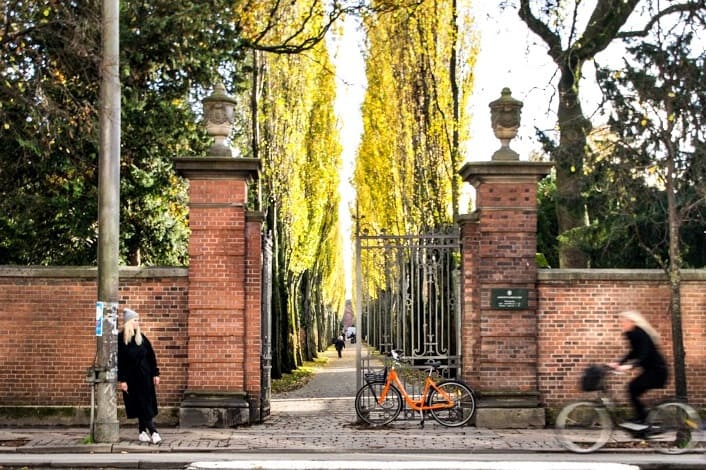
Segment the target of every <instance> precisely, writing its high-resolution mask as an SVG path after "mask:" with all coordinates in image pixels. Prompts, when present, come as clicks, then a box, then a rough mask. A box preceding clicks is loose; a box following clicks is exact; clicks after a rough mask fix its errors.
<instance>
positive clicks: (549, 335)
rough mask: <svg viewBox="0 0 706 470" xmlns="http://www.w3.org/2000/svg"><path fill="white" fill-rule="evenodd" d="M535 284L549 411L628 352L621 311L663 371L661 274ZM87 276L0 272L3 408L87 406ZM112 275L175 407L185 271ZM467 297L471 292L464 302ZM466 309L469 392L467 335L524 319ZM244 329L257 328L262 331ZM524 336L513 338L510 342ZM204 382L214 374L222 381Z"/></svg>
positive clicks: (694, 336) (699, 323) (704, 320)
mask: <svg viewBox="0 0 706 470" xmlns="http://www.w3.org/2000/svg"><path fill="white" fill-rule="evenodd" d="M465 262H466V260H464V263H465ZM538 276H539V281H538V284H537V287H538V289H537V292H538V299H537V313H536V315H537V333H536V334H537V338H538V342H537V349H538V352H537V354H538V361H537V362H538V372H537V378H538V380H537V381H538V384H539V392H540V393H541V399H542V401H543V403H544V404H545V405H547V406H551V407H554V406H558V405H560V404H562V403H564V402H566V401H568V400H571V399H574V398H577V397H579V396H581V392H580V391H579V390H578V387H577V383H578V380H579V377H580V374H581V371H582V369H583V368H584V367H585V366H586V364H588V363H589V362H602V361H608V360H611V359H615V358H618V357H620V355H621V354H623V353H624V351H625V348H626V346H625V343H624V340H623V339H622V337H621V336H620V331H619V330H620V327H619V320H618V317H617V313H618V312H619V311H621V310H624V309H628V308H631V309H632V308H634V309H638V310H640V311H642V312H643V313H644V314H645V315H646V316H647V317H648V318H649V319H650V321H651V322H653V324H654V325H655V327H656V328H657V329H658V330H659V331H660V333H661V334H662V336H663V339H664V344H663V351H664V352H665V355H666V356H667V358H668V361H669V363H670V368H671V361H672V350H671V327H670V320H669V314H668V299H669V290H668V284H667V280H666V277H665V276H664V275H663V274H662V273H660V272H659V271H628V270H540V271H539V274H538ZM683 276H684V281H683V286H682V309H683V330H684V342H685V347H686V364H687V374H688V387H689V400H690V402H692V403H694V404H696V405H699V406H704V405H706V352H705V349H706V348H704V344H706V272H705V271H684V272H683ZM95 277H96V271H95V269H90V268H21V267H0V338H1V339H0V358H2V360H1V361H0V406H20V405H32V406H47V405H59V406H87V405H88V404H89V403H90V389H89V387H88V386H87V385H86V383H85V379H84V376H85V371H86V368H87V367H89V366H90V365H91V364H92V362H93V357H94V355H95V350H96V339H95V336H94V331H95V330H94V324H93V321H94V314H95V301H96V283H95ZM120 277H121V286H120V298H121V308H122V307H123V306H130V307H131V308H134V309H135V310H137V311H138V312H140V313H141V314H142V320H143V321H142V322H141V326H142V328H143V330H144V332H145V334H147V335H148V337H149V338H150V340H151V341H152V342H153V344H154V347H155V350H156V353H157V358H158V361H159V365H160V369H161V371H162V382H161V384H160V388H159V402H160V405H161V406H165V407H166V406H175V407H178V406H179V404H180V402H181V400H182V399H183V392H184V390H185V389H186V382H187V367H188V363H187V335H186V330H187V327H186V325H187V271H186V269H173V268H161V269H160V268H151V269H130V268H124V269H122V270H121V272H120ZM252 287H253V288H255V286H252ZM466 289H470V290H472V289H473V283H466ZM470 294H471V292H470V291H469V292H468V293H467V294H466V296H468V295H470ZM464 309H465V310H464V318H463V319H462V321H463V323H462V325H463V328H464V338H466V341H470V342H471V343H472V344H473V345H474V346H473V348H471V350H472V351H473V354H472V357H468V358H464V373H463V376H464V377H465V378H466V379H467V380H469V382H471V383H472V384H473V385H474V386H476V384H478V375H479V374H480V370H481V368H482V365H483V363H484V362H485V361H486V359H484V356H483V354H485V352H484V351H482V350H481V342H479V341H478V337H477V336H467V335H470V334H471V332H474V331H478V330H480V329H481V328H482V329H484V331H485V333H484V334H486V335H487V334H490V333H492V332H490V331H489V330H492V329H500V330H503V331H507V330H514V329H516V328H518V325H522V324H524V323H523V322H518V321H517V320H518V318H516V315H520V316H522V315H525V314H526V312H525V313H522V312H518V313H513V312H499V313H498V314H497V315H494V316H493V320H492V321H490V320H489V321H486V322H484V323H483V324H480V322H479V318H474V317H473V316H472V312H473V306H472V305H465V304H464ZM469 313H470V314H471V315H469ZM250 320H252V321H254V319H250ZM246 323H248V322H246ZM252 327H253V328H259V322H255V325H252ZM529 333H530V332H523V331H519V332H518V334H519V337H524V336H526V335H527V334H529ZM503 341H506V340H505V339H504V340H503ZM497 346H499V349H500V350H502V351H503V352H502V353H503V354H504V355H505V356H507V359H508V364H511V363H512V361H513V360H515V358H516V357H518V356H522V355H523V354H524V352H523V351H524V347H525V346H524V344H523V343H522V342H520V341H518V342H511V341H510V342H506V344H500V345H497ZM247 349H248V350H250V349H251V350H252V351H250V352H246V353H245V354H247V355H248V356H250V355H251V354H255V349H256V348H254V347H248V348H247ZM211 353H214V354H215V353H217V351H211V352H209V354H211ZM246 362H247V363H246V364H240V365H239V366H238V369H239V371H242V372H245V374H246V375H247V376H248V377H249V378H248V379H247V381H248V382H249V384H247V385H246V387H247V388H248V389H250V388H252V389H257V383H256V382H257V381H259V362H257V360H256V359H253V360H250V359H248V360H247V361H246ZM256 363H257V364H256ZM498 367H499V366H498ZM507 367H511V365H508V366H507ZM216 372H217V373H216ZM242 372H239V373H242ZM671 372H672V377H670V382H669V386H668V389H667V390H665V391H663V392H661V393H653V394H652V395H650V396H651V397H655V398H656V397H658V396H660V395H668V394H673V392H674V389H673V371H671ZM213 373H214V374H215V375H218V374H220V373H222V371H214V372H213ZM252 376H255V377H257V378H256V379H254V378H252ZM628 379H629V377H627V376H623V377H614V378H613V379H611V380H612V382H611V383H612V385H613V386H614V387H615V388H614V390H615V392H616V393H617V394H618V398H623V399H624V398H625V393H624V387H625V384H626V382H627V380H628ZM251 381H253V382H251ZM494 385H497V384H496V383H494V382H487V383H485V384H484V385H483V386H482V387H479V389H480V391H485V390H492V389H493V388H492V387H493V386H494ZM501 385H502V384H501ZM508 385H513V384H508ZM118 403H119V404H121V403H122V402H121V400H119V401H118Z"/></svg>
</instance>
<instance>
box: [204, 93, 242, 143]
mask: <svg viewBox="0 0 706 470" xmlns="http://www.w3.org/2000/svg"><path fill="white" fill-rule="evenodd" d="M234 110H235V100H234V99H233V98H231V97H230V96H228V94H227V93H226V87H225V86H224V85H223V82H221V81H219V82H218V83H216V86H215V88H214V90H213V93H212V94H211V96H207V97H206V98H204V99H203V117H204V121H205V122H206V132H208V135H210V136H211V137H213V138H214V139H215V143H214V144H213V145H212V146H211V148H210V149H208V155H209V156H212V157H232V156H233V151H232V150H231V148H230V147H229V146H227V145H226V139H227V138H228V136H230V132H231V130H232V129H233V121H234Z"/></svg>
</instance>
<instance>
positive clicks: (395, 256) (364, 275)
mask: <svg viewBox="0 0 706 470" xmlns="http://www.w3.org/2000/svg"><path fill="white" fill-rule="evenodd" d="M356 249H357V253H356V264H357V266H356V273H357V275H356V278H357V279H356V292H357V296H356V297H357V299H356V302H360V305H359V306H357V308H356V313H357V316H359V318H356V325H357V329H358V330H359V331H357V336H358V338H360V339H361V340H362V341H363V342H364V343H367V344H368V345H370V346H372V347H374V348H375V349H377V350H378V351H379V352H381V353H389V351H390V350H392V349H401V350H402V351H404V354H405V356H407V357H408V358H410V359H411V361H412V365H418V366H421V365H422V364H423V363H424V362H426V361H427V360H429V359H432V360H435V361H441V363H442V367H441V372H442V374H443V375H444V376H446V377H456V376H457V372H458V371H459V370H460V367H461V356H460V351H461V348H460V321H461V315H460V311H459V310H460V272H461V269H460V263H461V255H460V242H459V234H458V229H457V228H455V227H451V228H449V229H448V230H446V231H444V232H437V233H429V234H424V235H404V236H392V235H384V234H383V235H369V234H367V233H365V234H359V235H358V236H357V242H356ZM360 359H361V360H360V361H359V364H358V374H359V375H358V377H362V374H363V373H364V372H365V369H366V368H367V367H369V365H367V366H366V364H367V362H368V359H366V358H360Z"/></svg>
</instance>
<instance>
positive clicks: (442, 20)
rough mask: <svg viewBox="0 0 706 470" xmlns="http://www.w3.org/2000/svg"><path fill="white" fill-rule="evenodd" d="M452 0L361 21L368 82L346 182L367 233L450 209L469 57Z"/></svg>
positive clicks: (434, 224)
mask: <svg viewBox="0 0 706 470" xmlns="http://www.w3.org/2000/svg"><path fill="white" fill-rule="evenodd" d="M373 3H374V2H373ZM458 3H459V5H460V6H459V5H457V2H456V1H454V2H448V1H435V0H429V1H425V2H420V4H418V5H416V4H415V5H412V6H407V7H405V8H400V9H398V10H395V11H394V12H391V13H382V14H375V15H371V16H369V17H367V18H366V21H365V24H366V27H367V31H368V43H369V46H368V47H369V50H368V56H367V60H366V68H367V72H366V74H367V79H368V88H367V92H366V96H365V101H364V103H363V126H364V130H363V136H362V140H361V145H360V148H359V151H358V158H357V162H356V168H355V176H354V183H355V187H356V191H357V198H358V211H359V214H358V215H359V216H361V217H364V219H361V220H363V221H364V224H365V225H367V226H368V228H370V229H372V230H373V232H376V233H379V232H381V231H385V232H386V233H390V234H404V233H414V232H419V231H425V230H430V229H434V228H438V227H440V226H443V225H445V224H448V223H450V222H451V221H452V220H453V216H454V215H455V214H456V213H457V211H458V208H457V207H456V206H457V200H458V191H459V183H458V179H457V178H458V177H457V176H456V175H457V171H458V168H459V167H460V163H461V160H462V151H461V145H462V143H463V142H464V141H465V138H466V136H467V129H468V115H467V114H466V112H465V103H466V99H467V97H468V95H469V93H470V91H471V86H472V78H473V75H472V67H473V63H474V60H475V54H476V48H475V46H474V43H473V38H474V36H473V34H472V31H471V26H472V25H471V22H470V16H469V14H468V12H469V2H463V1H462V2H458ZM459 12H460V13H459Z"/></svg>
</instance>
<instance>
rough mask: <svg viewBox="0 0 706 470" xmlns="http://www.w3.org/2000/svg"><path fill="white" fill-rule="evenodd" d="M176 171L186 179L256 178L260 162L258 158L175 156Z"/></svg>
mask: <svg viewBox="0 0 706 470" xmlns="http://www.w3.org/2000/svg"><path fill="white" fill-rule="evenodd" d="M174 167H175V168H176V170H177V173H178V174H179V175H181V176H184V177H185V178H188V179H230V178H233V177H241V178H244V179H246V180H257V179H258V177H259V176H260V169H261V167H262V162H261V161H260V159H258V158H234V157H177V158H175V159H174Z"/></svg>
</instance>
